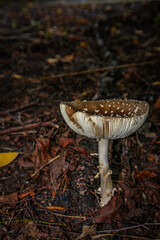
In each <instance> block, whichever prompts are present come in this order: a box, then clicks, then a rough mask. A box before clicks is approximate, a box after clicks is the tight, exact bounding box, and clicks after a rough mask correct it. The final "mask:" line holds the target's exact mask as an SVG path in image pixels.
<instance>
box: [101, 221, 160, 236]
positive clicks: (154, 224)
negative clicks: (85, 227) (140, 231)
mask: <svg viewBox="0 0 160 240" xmlns="http://www.w3.org/2000/svg"><path fill="white" fill-rule="evenodd" d="M146 226H160V223H143V224H138V225H134V226H130V227H124V228H119V229H113V230H104V231H99V232H98V233H100V234H102V233H111V232H120V231H126V230H130V229H134V228H140V227H146Z"/></svg>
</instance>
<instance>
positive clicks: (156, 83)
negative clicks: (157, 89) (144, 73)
mask: <svg viewBox="0 0 160 240" xmlns="http://www.w3.org/2000/svg"><path fill="white" fill-rule="evenodd" d="M152 85H153V86H156V85H160V81H157V82H153V83H152Z"/></svg>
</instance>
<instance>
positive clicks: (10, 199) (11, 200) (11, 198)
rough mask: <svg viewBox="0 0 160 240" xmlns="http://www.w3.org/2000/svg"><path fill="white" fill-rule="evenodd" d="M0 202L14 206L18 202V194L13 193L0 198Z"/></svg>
mask: <svg viewBox="0 0 160 240" xmlns="http://www.w3.org/2000/svg"><path fill="white" fill-rule="evenodd" d="M0 202H1V203H6V204H9V205H14V204H16V203H17V202H18V194H17V193H16V192H14V193H11V194H9V195H6V196H0Z"/></svg>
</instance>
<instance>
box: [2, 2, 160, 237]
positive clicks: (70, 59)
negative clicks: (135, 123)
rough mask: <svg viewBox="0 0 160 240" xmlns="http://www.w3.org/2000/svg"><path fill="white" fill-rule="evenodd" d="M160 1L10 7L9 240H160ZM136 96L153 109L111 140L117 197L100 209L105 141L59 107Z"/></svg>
mask: <svg viewBox="0 0 160 240" xmlns="http://www.w3.org/2000/svg"><path fill="white" fill-rule="evenodd" d="M159 9H160V1H152V2H147V1H146V2H145V3H144V2H143V1H142V2H141V3H131V4H114V5H109V4H103V5H100V4H99V5H96V4H79V5H78V4H72V5H69V4H68V5H67V6H66V5H64V4H59V5H56V6H54V4H53V3H52V4H50V3H37V2H35V3H33V2H28V3H25V2H24V3H20V2H19V3H18V2H17V3H12V2H11V3H8V4H0V96H1V97H0V106H1V109H0V136H1V137H0V151H1V152H2V153H4V152H19V155H18V157H17V158H16V159H15V160H14V161H12V162H11V163H10V164H8V165H6V166H3V167H1V168H0V239H2V240H9V239H16V240H23V239H27V240H28V239H33V240H34V239H63V240H64V239H83V240H88V239H108V240H109V239H116V240H117V239H123V240H124V239H125V240H130V239H160V174H159V169H160V162H159V156H160V147H159V146H160V117H159V116H160V95H159V94H160V78H159V77H160V31H159V29H160V11H159ZM112 98H119V99H136V100H143V101H147V102H148V103H149V105H150V112H149V116H148V118H147V121H146V122H145V124H144V125H143V128H141V129H140V130H139V131H138V132H137V133H135V134H133V135H131V136H129V137H127V138H125V139H119V140H113V141H110V143H109V153H110V154H109V161H110V166H111V169H112V171H113V174H112V179H113V183H114V188H115V194H114V197H113V198H112V199H111V201H110V202H109V204H108V205H106V206H104V207H103V208H100V206H99V201H98V199H99V195H98V194H97V193H96V190H97V189H98V187H99V179H97V178H95V175H96V174H97V172H98V157H97V141H96V140H94V139H89V138H86V137H83V136H80V135H78V134H76V133H74V132H73V131H72V130H71V129H70V128H69V127H68V126H67V124H66V123H65V122H64V120H63V118H62V116H61V114H60V110H59V103H60V102H61V101H73V100H78V101H81V100H100V99H112Z"/></svg>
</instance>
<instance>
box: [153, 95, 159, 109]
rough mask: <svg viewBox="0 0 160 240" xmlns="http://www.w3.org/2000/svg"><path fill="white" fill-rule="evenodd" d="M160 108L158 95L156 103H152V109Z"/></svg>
mask: <svg viewBox="0 0 160 240" xmlns="http://www.w3.org/2000/svg"><path fill="white" fill-rule="evenodd" d="M159 108H160V97H159V98H158V99H157V101H156V103H155V104H154V109H159Z"/></svg>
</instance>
